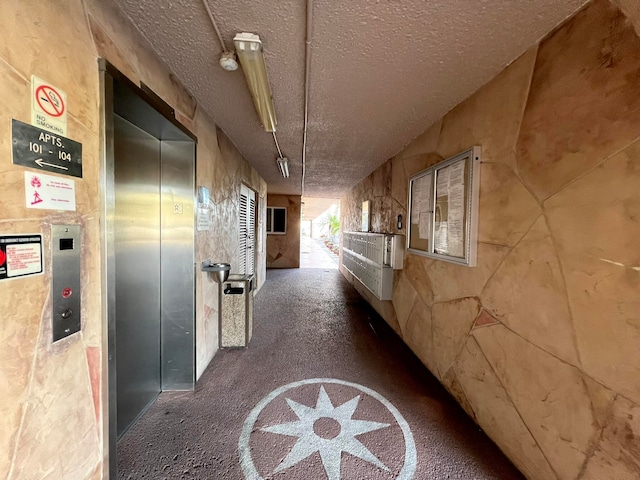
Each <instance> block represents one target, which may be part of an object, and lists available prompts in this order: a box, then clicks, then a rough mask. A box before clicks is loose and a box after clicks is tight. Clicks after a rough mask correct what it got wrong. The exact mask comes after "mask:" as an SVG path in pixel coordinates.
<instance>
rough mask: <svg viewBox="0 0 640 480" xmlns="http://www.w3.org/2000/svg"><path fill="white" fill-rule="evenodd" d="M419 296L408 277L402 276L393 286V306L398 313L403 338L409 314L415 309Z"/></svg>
mask: <svg viewBox="0 0 640 480" xmlns="http://www.w3.org/2000/svg"><path fill="white" fill-rule="evenodd" d="M417 296H418V294H417V293H416V290H415V289H414V288H413V285H411V283H410V282H409V279H408V278H407V276H406V275H400V276H399V277H398V280H397V281H395V282H394V285H393V299H392V304H393V308H394V310H395V311H396V316H397V318H398V325H399V326H400V331H401V332H403V336H404V332H405V331H406V327H407V321H408V320H409V314H410V313H411V309H412V308H413V302H415V300H416V297H417Z"/></svg>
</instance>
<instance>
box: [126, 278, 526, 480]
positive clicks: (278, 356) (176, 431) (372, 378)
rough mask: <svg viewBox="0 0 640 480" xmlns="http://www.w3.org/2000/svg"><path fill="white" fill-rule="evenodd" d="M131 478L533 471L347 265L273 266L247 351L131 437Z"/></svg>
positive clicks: (309, 479) (159, 407) (465, 475)
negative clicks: (490, 431) (417, 353)
mask: <svg viewBox="0 0 640 480" xmlns="http://www.w3.org/2000/svg"><path fill="white" fill-rule="evenodd" d="M313 379H322V381H318V380H313ZM331 379H334V380H331ZM334 440H335V441H334ZM239 445H240V448H239ZM239 451H240V452H241V453H239ZM345 452H346V453H345ZM340 459H341V461H340ZM243 472H244V473H243ZM118 478H119V479H131V480H133V479H154V480H156V479H157V480H160V479H200V480H205V479H228V480H236V479H242V478H250V479H258V478H268V479H301V480H316V479H318V480H320V479H325V478H329V479H330V480H339V479H340V478H342V479H395V478H404V479H410V478H415V479H434V480H441V479H474V480H478V479H519V478H522V476H521V475H520V474H519V473H518V472H517V470H516V469H515V468H514V467H513V466H512V465H511V464H510V463H509V461H508V460H507V459H506V458H505V457H504V456H503V455H502V454H501V453H500V451H499V450H498V449H497V447H496V446H495V445H494V444H493V443H492V442H491V441H490V440H489V439H488V438H487V437H486V436H485V435H484V433H482V432H481V431H479V429H478V427H477V426H476V425H475V424H474V423H473V422H472V421H471V420H470V419H469V418H468V417H467V416H466V415H465V413H464V412H463V411H462V409H461V408H460V407H459V406H458V405H457V404H456V403H455V402H454V401H453V400H452V399H451V398H450V397H449V396H448V394H447V393H446V392H445V391H444V389H443V388H442V387H441V386H440V385H439V383H438V382H437V381H436V380H435V379H434V377H433V376H432V375H431V374H430V373H429V372H428V371H427V370H426V369H425V368H424V367H423V366H422V365H421V364H420V362H419V361H418V360H417V359H416V357H414V356H413V354H412V353H411V352H410V351H408V349H407V348H406V347H405V346H404V345H403V344H402V343H401V342H400V341H399V340H398V338H397V337H396V336H395V334H393V332H392V331H391V329H390V328H389V327H387V326H386V324H384V322H383V321H382V320H381V319H380V318H379V317H378V316H377V314H375V313H374V312H373V311H372V310H371V309H370V307H369V306H368V305H367V304H366V302H364V301H363V300H362V299H361V297H360V296H359V294H358V293H357V292H356V291H355V290H354V289H353V288H352V287H351V286H350V285H349V284H348V282H347V281H346V280H345V279H344V278H343V277H342V276H341V274H340V273H339V272H338V271H336V270H325V269H296V270H269V271H268V274H267V281H266V283H265V285H264V286H263V288H262V289H261V290H260V291H259V292H258V294H257V296H256V298H255V328H254V335H253V339H252V341H251V343H250V345H249V347H248V348H247V349H227V350H222V351H220V352H218V353H217V354H216V356H215V357H214V359H213V361H212V362H211V364H210V365H209V367H208V369H207V370H206V371H205V373H204V374H203V376H202V378H201V379H200V380H199V382H198V384H197V387H196V390H195V392H181V393H175V392H174V393H163V394H161V395H160V396H159V398H158V400H157V401H156V403H155V404H154V405H153V406H152V407H151V408H150V409H149V410H148V412H147V413H146V415H144V417H143V418H142V419H141V420H140V421H139V422H138V423H137V424H136V425H134V426H133V427H132V428H131V430H130V431H129V432H128V433H127V434H126V435H125V436H124V438H123V439H122V440H121V441H120V443H119V445H118Z"/></svg>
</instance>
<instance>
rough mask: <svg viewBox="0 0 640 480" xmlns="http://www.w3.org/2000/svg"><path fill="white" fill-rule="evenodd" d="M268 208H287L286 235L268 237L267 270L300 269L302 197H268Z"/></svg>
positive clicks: (271, 195)
mask: <svg viewBox="0 0 640 480" xmlns="http://www.w3.org/2000/svg"><path fill="white" fill-rule="evenodd" d="M267 206H269V207H286V209H287V233H286V235H277V234H269V235H267V268H300V219H301V211H302V197H300V195H274V194H269V195H267Z"/></svg>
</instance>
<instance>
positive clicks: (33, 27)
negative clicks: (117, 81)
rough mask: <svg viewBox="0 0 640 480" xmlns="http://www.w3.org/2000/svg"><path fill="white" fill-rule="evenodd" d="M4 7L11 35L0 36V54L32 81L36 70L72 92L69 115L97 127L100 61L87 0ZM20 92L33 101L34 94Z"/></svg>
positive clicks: (33, 0)
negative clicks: (86, 9)
mask: <svg viewBox="0 0 640 480" xmlns="http://www.w3.org/2000/svg"><path fill="white" fill-rule="evenodd" d="M2 7H3V8H2V15H0V31H2V32H3V36H4V38H5V39H7V41H3V42H0V57H1V58H2V59H3V60H4V61H5V62H7V63H8V64H9V65H11V67H12V68H13V69H15V70H16V71H17V72H18V73H19V74H20V75H21V76H22V77H23V78H25V79H26V80H27V81H28V82H30V81H31V75H36V76H38V77H40V78H42V79H44V80H46V81H48V82H51V83H52V84H53V85H55V86H56V87H58V88H60V89H62V90H64V91H65V92H67V95H68V101H67V109H68V113H69V115H73V116H74V117H76V118H77V119H78V120H79V121H80V122H81V123H82V124H83V125H85V126H86V127H87V128H88V129H89V130H91V131H92V132H94V133H97V132H98V127H99V121H98V119H99V117H98V98H97V95H96V92H97V91H98V76H97V64H96V62H95V54H94V49H93V42H92V41H91V36H90V32H89V29H88V26H87V20H86V18H85V15H84V8H83V6H82V2H81V1H80V0H71V1H67V2H57V3H56V4H55V5H53V6H52V5H49V4H47V3H46V2H39V1H37V0H29V1H27V2H7V3H5V4H3V6H2ZM61 26H64V32H65V33H64V35H60V32H61ZM52 52H55V54H53V53H52ZM18 98H19V99H21V100H22V102H23V103H24V105H26V106H27V107H28V106H29V104H30V100H29V99H30V95H29V96H26V97H18ZM27 120H28V119H27ZM23 121H25V120H23ZM27 123H29V122H28V121H27ZM68 133H71V132H68ZM67 136H69V137H70V138H73V137H72V136H71V135H67Z"/></svg>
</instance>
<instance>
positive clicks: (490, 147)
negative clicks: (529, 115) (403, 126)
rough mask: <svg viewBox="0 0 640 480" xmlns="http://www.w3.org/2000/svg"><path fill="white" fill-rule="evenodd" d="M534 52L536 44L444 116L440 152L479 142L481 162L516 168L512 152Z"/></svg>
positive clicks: (444, 153) (454, 151) (446, 154)
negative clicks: (499, 163) (502, 164)
mask: <svg viewBox="0 0 640 480" xmlns="http://www.w3.org/2000/svg"><path fill="white" fill-rule="evenodd" d="M536 51H537V47H533V48H531V49H529V50H528V51H527V52H526V53H524V54H523V55H522V56H521V57H520V58H518V59H516V60H515V61H514V62H513V63H512V64H511V65H509V66H508V67H507V68H505V69H504V70H503V71H502V72H501V73H500V74H499V75H498V76H496V77H495V78H494V79H493V80H491V81H490V82H489V83H488V84H486V85H485V86H484V87H482V88H481V89H480V90H478V91H477V92H476V93H475V94H474V95H472V96H471V97H469V98H468V99H466V100H465V101H464V102H462V103H461V104H459V105H458V106H456V107H455V108H454V109H453V110H451V111H450V112H449V113H448V114H446V115H445V116H444V118H443V120H442V129H441V130H440V138H439V142H438V153H439V154H440V155H442V156H443V157H445V158H449V157H451V156H453V155H456V154H457V153H460V152H461V151H463V150H466V149H467V148H469V147H472V146H473V145H481V146H482V161H483V162H501V163H504V164H506V165H508V166H509V167H511V168H512V169H513V170H515V162H514V155H513V154H514V150H515V146H516V140H517V137H518V129H519V127H520V119H521V117H522V111H523V109H524V105H525V102H526V99H527V94H528V91H529V82H530V78H531V72H532V70H533V65H534V62H535V58H536Z"/></svg>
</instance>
